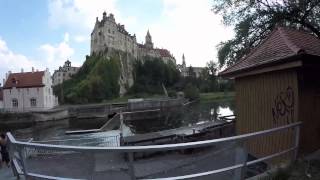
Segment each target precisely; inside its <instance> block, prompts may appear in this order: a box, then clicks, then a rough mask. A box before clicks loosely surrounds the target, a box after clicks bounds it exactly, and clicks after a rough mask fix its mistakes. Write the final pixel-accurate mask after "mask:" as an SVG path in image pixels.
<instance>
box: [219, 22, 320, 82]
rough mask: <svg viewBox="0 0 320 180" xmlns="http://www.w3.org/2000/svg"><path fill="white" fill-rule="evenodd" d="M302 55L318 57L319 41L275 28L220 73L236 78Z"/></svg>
mask: <svg viewBox="0 0 320 180" xmlns="http://www.w3.org/2000/svg"><path fill="white" fill-rule="evenodd" d="M302 54H304V55H305V54H308V55H313V56H320V39H318V38H317V37H315V36H314V35H312V34H311V33H310V32H307V31H303V30H296V29H291V28H286V27H277V28H276V29H275V30H273V31H272V32H271V34H270V35H269V36H268V37H267V38H266V39H265V40H263V41H262V43H261V44H259V45H258V46H257V47H256V48H254V49H252V50H251V51H250V52H249V54H248V55H246V56H245V57H243V58H242V59H240V60H239V61H238V62H236V63H235V64H233V65H231V66H230V67H228V68H227V69H225V70H224V71H222V72H221V73H220V75H222V76H231V77H232V76H236V75H237V74H239V73H242V72H248V71H251V70H253V69H256V68H259V67H265V66H271V65H273V64H278V63H285V62H288V59H294V57H298V56H299V55H302Z"/></svg>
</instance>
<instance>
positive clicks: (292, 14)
mask: <svg viewBox="0 0 320 180" xmlns="http://www.w3.org/2000/svg"><path fill="white" fill-rule="evenodd" d="M212 10H213V11H214V12H215V13H217V14H220V15H222V16H223V22H224V24H225V25H228V26H233V27H234V31H235V37H234V38H233V39H231V40H229V41H226V42H222V43H221V44H220V45H219V46H218V49H219V51H218V58H219V64H220V67H222V66H224V65H231V64H233V63H234V62H236V61H237V60H238V59H240V58H241V57H243V56H244V55H246V54H247V53H248V52H249V50H250V49H251V48H254V47H255V46H257V45H258V44H259V43H260V42H261V41H262V40H263V39H264V38H266V36H267V35H268V34H269V33H270V32H271V30H272V29H273V28H274V27H275V26H276V25H277V24H282V26H290V27H292V28H299V27H303V28H305V29H307V30H310V31H311V32H313V33H314V34H315V35H316V36H317V37H319V38H320V18H319V17H320V2H319V1H318V0H298V1H291V0H277V1H270V0H250V1H249V0H237V1H231V0H214V1H213V8H212Z"/></svg>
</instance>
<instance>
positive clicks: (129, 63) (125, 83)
mask: <svg viewBox="0 0 320 180" xmlns="http://www.w3.org/2000/svg"><path fill="white" fill-rule="evenodd" d="M99 55H100V56H103V57H105V58H107V59H110V58H112V57H118V59H119V65H120V76H119V80H118V82H119V86H120V89H119V95H120V96H123V95H124V94H125V93H126V92H127V91H128V90H129V88H130V87H131V86H132V85H133V83H134V79H133V64H134V62H135V61H136V60H137V59H136V58H135V56H134V54H132V53H128V52H123V51H120V50H115V49H113V48H106V49H105V51H103V52H100V53H99Z"/></svg>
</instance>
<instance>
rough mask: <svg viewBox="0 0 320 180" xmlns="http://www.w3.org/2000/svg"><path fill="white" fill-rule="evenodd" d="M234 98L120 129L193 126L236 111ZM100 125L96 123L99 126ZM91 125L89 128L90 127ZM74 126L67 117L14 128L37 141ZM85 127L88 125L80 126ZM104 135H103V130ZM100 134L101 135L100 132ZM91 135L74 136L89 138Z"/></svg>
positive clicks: (168, 112) (172, 111) (165, 113)
mask: <svg viewBox="0 0 320 180" xmlns="http://www.w3.org/2000/svg"><path fill="white" fill-rule="evenodd" d="M234 107H235V106H234V102H233V101H214V102H204V103H195V104H191V105H188V106H185V107H183V108H174V109H167V110H165V111H163V112H162V113H161V115H160V116H159V117H158V118H154V119H143V120H137V121H133V122H126V123H125V126H123V129H122V132H123V134H124V135H125V136H128V135H133V134H141V133H148V132H155V131H161V130H167V129H173V128H179V127H184V126H192V125H195V124H199V123H200V124H201V123H204V122H207V121H213V120H216V119H217V116H226V115H231V114H235V112H234ZM99 127H100V124H97V127H94V128H99ZM91 128H92V127H91ZM70 129H74V127H72V125H71V124H70V123H69V121H68V120H64V121H56V122H46V123H40V124H36V125H34V126H32V127H30V128H25V129H18V130H13V131H12V132H13V134H14V135H15V136H16V137H17V138H18V139H30V138H33V139H34V140H36V141H39V140H47V139H53V138H57V137H59V139H60V138H66V136H65V135H64V132H65V131H67V130H70ZM82 129H88V127H82ZM102 134H103V135H106V134H104V133H102ZM99 135H100V134H99ZM91 136H92V135H90V134H83V135H79V136H77V138H78V137H79V138H81V137H91Z"/></svg>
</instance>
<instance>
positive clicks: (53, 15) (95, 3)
mask: <svg viewBox="0 0 320 180" xmlns="http://www.w3.org/2000/svg"><path fill="white" fill-rule="evenodd" d="M116 2H117V0H90V1H88V0H49V5H48V8H49V25H50V26H51V27H53V28H59V27H69V28H75V29H77V30H78V31H83V32H87V31H88V30H90V31H91V30H92V29H93V26H94V23H95V22H96V17H100V19H101V16H102V12H104V11H106V12H107V13H113V14H114V15H115V16H116V17H117V19H118V20H120V22H122V23H125V24H126V25H130V24H134V23H137V20H136V18H135V17H133V16H122V15H121V13H120V11H118V9H117V8H116Z"/></svg>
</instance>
